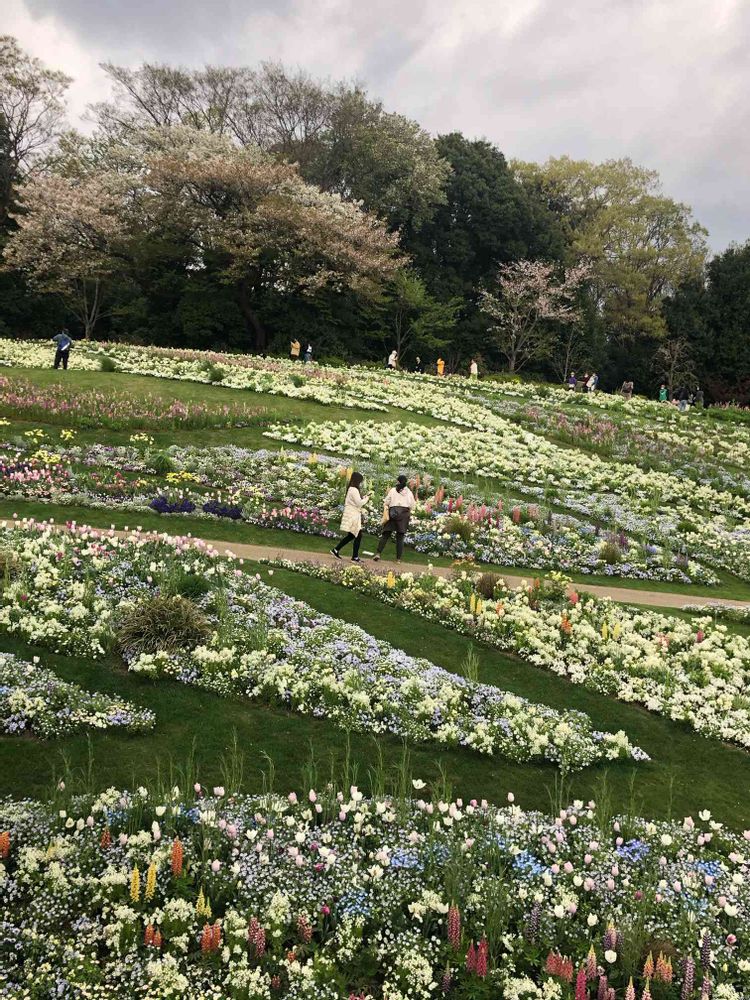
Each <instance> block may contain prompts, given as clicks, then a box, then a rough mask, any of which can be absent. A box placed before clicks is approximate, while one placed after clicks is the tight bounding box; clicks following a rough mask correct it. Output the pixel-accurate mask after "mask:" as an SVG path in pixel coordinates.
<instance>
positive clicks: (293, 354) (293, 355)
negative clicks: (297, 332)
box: [289, 337, 302, 361]
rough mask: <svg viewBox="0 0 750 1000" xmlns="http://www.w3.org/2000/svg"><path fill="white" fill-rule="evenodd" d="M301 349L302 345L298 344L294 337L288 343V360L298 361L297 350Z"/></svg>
mask: <svg viewBox="0 0 750 1000" xmlns="http://www.w3.org/2000/svg"><path fill="white" fill-rule="evenodd" d="M301 350H302V345H301V344H300V342H299V341H298V340H297V338H296V337H295V339H294V340H293V341H292V342H291V344H290V345H289V360H290V361H299V352H300V351H301Z"/></svg>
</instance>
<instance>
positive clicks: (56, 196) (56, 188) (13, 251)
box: [3, 173, 128, 339]
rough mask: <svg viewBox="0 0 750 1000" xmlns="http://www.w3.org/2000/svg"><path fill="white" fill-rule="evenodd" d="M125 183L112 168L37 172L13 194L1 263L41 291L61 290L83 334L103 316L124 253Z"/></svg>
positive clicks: (90, 334)
mask: <svg viewBox="0 0 750 1000" xmlns="http://www.w3.org/2000/svg"><path fill="white" fill-rule="evenodd" d="M127 187H128V185H127V180H126V179H125V178H122V177H118V175H116V174H113V173H102V174H90V175H87V176H84V177H79V178H69V177H61V176H58V175H56V174H40V175H39V176H35V177H32V178H30V179H29V180H28V181H27V182H26V183H25V184H24V185H23V187H22V188H21V190H20V192H19V195H18V198H19V210H18V212H17V213H16V214H15V215H14V218H15V221H16V225H17V229H16V231H15V232H14V233H12V235H11V237H10V239H9V240H8V243H7V245H6V247H5V250H4V252H3V258H4V266H5V267H6V268H7V269H9V270H13V269H15V270H18V271H21V272H23V273H24V274H25V275H26V276H27V279H28V280H29V283H30V284H31V285H32V286H34V287H36V288H38V289H39V290H40V291H44V292H53V293H56V294H58V295H60V296H61V297H62V298H63V299H64V300H65V303H66V305H67V306H68V308H69V309H70V310H71V312H72V313H73V315H74V316H75V317H76V318H77V319H78V320H79V322H80V323H81V326H82V327H83V330H84V336H85V337H86V338H87V339H88V338H89V337H91V336H92V334H93V332H94V329H95V327H96V324H97V322H98V320H99V319H101V318H102V316H103V315H104V309H105V302H106V292H107V285H108V283H109V281H110V280H111V278H112V277H113V275H114V274H116V272H117V270H118V267H119V266H120V265H121V261H122V258H123V255H124V252H125V246H126V243H127V238H128V231H127V224H126V221H125V218H124V205H125V201H126V195H127Z"/></svg>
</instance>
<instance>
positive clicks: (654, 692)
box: [274, 560, 750, 749]
mask: <svg viewBox="0 0 750 1000" xmlns="http://www.w3.org/2000/svg"><path fill="white" fill-rule="evenodd" d="M274 565H281V566H283V567H284V568H286V569H290V570H293V571H295V572H302V573H306V574H308V575H309V576H315V577H317V578H319V579H323V580H329V581H332V582H335V583H340V584H342V585H343V586H346V587H350V588H352V589H354V590H357V591H359V592H361V593H364V594H368V595H369V596H372V597H376V598H378V599H379V600H382V601H385V602H386V603H389V604H393V605H395V606H396V607H400V608H404V609H405V610H407V611H410V612H412V613H414V614H418V615H420V616H422V617H424V618H428V619H430V620H433V621H438V622H440V623H441V624H443V625H446V626H448V627H450V628H454V629H457V630H458V631H460V632H463V633H465V634H466V635H470V636H476V637H477V638H479V639H481V640H482V641H483V642H487V643H489V644H490V645H493V646H496V647H497V648H498V649H504V650H510V651H512V652H514V653H517V654H518V655H520V656H522V657H523V658H524V659H527V660H528V661H529V662H530V663H533V664H535V665H536V666H540V667H544V668H545V669H546V670H551V671H552V672H553V673H556V674H561V675H563V676H566V677H569V678H570V680H571V681H572V682H573V683H574V684H583V685H585V686H586V687H590V688H592V689H593V690H595V691H599V692H601V693H602V694H605V695H608V696H611V697H615V698H619V699H620V700H622V701H627V702H636V703H639V704H642V705H644V706H645V707H646V708H647V709H649V711H651V712H656V713H657V714H659V715H664V716H666V717H667V718H669V719H673V720H674V721H679V722H685V723H687V724H688V725H689V726H691V727H692V728H694V729H695V730H697V731H698V732H700V733H703V734H704V735H706V736H711V737H714V738H716V739H721V740H728V741H731V742H734V743H737V744H738V745H739V746H742V747H744V748H745V749H750V699H748V697H747V690H748V687H749V686H750V640H748V639H747V638H746V637H744V636H741V635H736V634H734V633H732V632H729V631H728V630H727V628H726V627H725V626H723V625H721V624H717V623H716V622H714V621H713V620H712V619H711V618H710V617H705V618H696V619H694V620H691V621H685V620H683V619H679V618H675V617H670V616H667V615H661V614H658V613H657V612H653V611H642V610H637V609H634V608H630V607H628V606H627V605H619V604H615V603H614V602H612V601H610V600H608V599H604V600H598V599H596V598H594V597H591V596H590V595H586V594H583V595H579V594H578V593H577V591H576V590H575V589H574V588H573V587H572V586H570V585H567V586H566V584H565V583H564V582H563V581H562V580H560V581H558V582H557V584H556V585H552V586H551V587H549V588H548V589H547V590H545V589H544V588H543V587H541V586H539V583H538V581H537V582H536V584H534V585H533V586H531V587H529V586H528V585H527V586H524V587H520V588H519V589H518V590H515V591H508V590H507V589H506V588H505V587H504V586H503V585H502V583H501V578H497V579H498V584H497V586H496V591H495V596H493V598H492V599H483V598H482V597H481V596H480V594H479V592H478V590H477V587H478V586H479V585H480V582H481V578H480V577H479V576H478V575H477V574H470V573H466V572H462V573H459V574H457V575H456V576H455V577H454V578H453V579H447V578H445V577H438V576H433V575H432V574H431V573H429V572H428V573H424V574H421V575H414V574H412V573H402V574H400V575H398V576H394V575H393V574H389V575H388V576H380V575H377V574H373V573H370V572H368V571H367V570H366V569H364V568H361V567H352V568H351V569H349V568H347V569H344V570H342V569H340V568H339V567H336V566H332V567H331V566H326V565H323V564H319V563H292V562H288V561H284V560H274Z"/></svg>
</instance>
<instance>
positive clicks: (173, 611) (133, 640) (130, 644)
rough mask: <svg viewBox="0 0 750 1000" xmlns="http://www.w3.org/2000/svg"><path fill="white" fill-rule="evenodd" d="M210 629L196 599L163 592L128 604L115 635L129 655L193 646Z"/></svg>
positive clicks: (121, 614)
mask: <svg viewBox="0 0 750 1000" xmlns="http://www.w3.org/2000/svg"><path fill="white" fill-rule="evenodd" d="M209 631H210V628H209V624H208V620H207V619H206V616H205V615H204V614H203V612H202V611H201V610H200V608H199V607H197V605H195V604H194V603H193V602H192V601H189V600H187V598H185V597H178V596H163V595H160V594H159V595H156V596H154V597H148V598H146V599H145V600H143V601H139V602H138V603H137V604H133V605H130V606H129V607H127V608H124V609H123V610H122V612H121V613H120V616H119V620H118V621H117V625H116V627H115V637H116V640H117V645H118V647H119V648H120V650H121V651H122V652H123V653H124V654H125V655H126V656H137V655H138V654H139V653H156V652H158V651H159V650H160V649H163V650H167V651H171V650H177V649H193V648H194V647H195V646H197V645H199V644H200V643H201V642H202V641H203V640H205V639H206V637H207V636H208V634H209Z"/></svg>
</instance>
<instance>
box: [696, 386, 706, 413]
mask: <svg viewBox="0 0 750 1000" xmlns="http://www.w3.org/2000/svg"><path fill="white" fill-rule="evenodd" d="M694 403H695V405H696V406H697V407H698V409H699V410H702V409H703V406H704V403H705V397H704V395H703V389H701V387H700V386H698V388H697V389H696V390H695V399H694Z"/></svg>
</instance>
